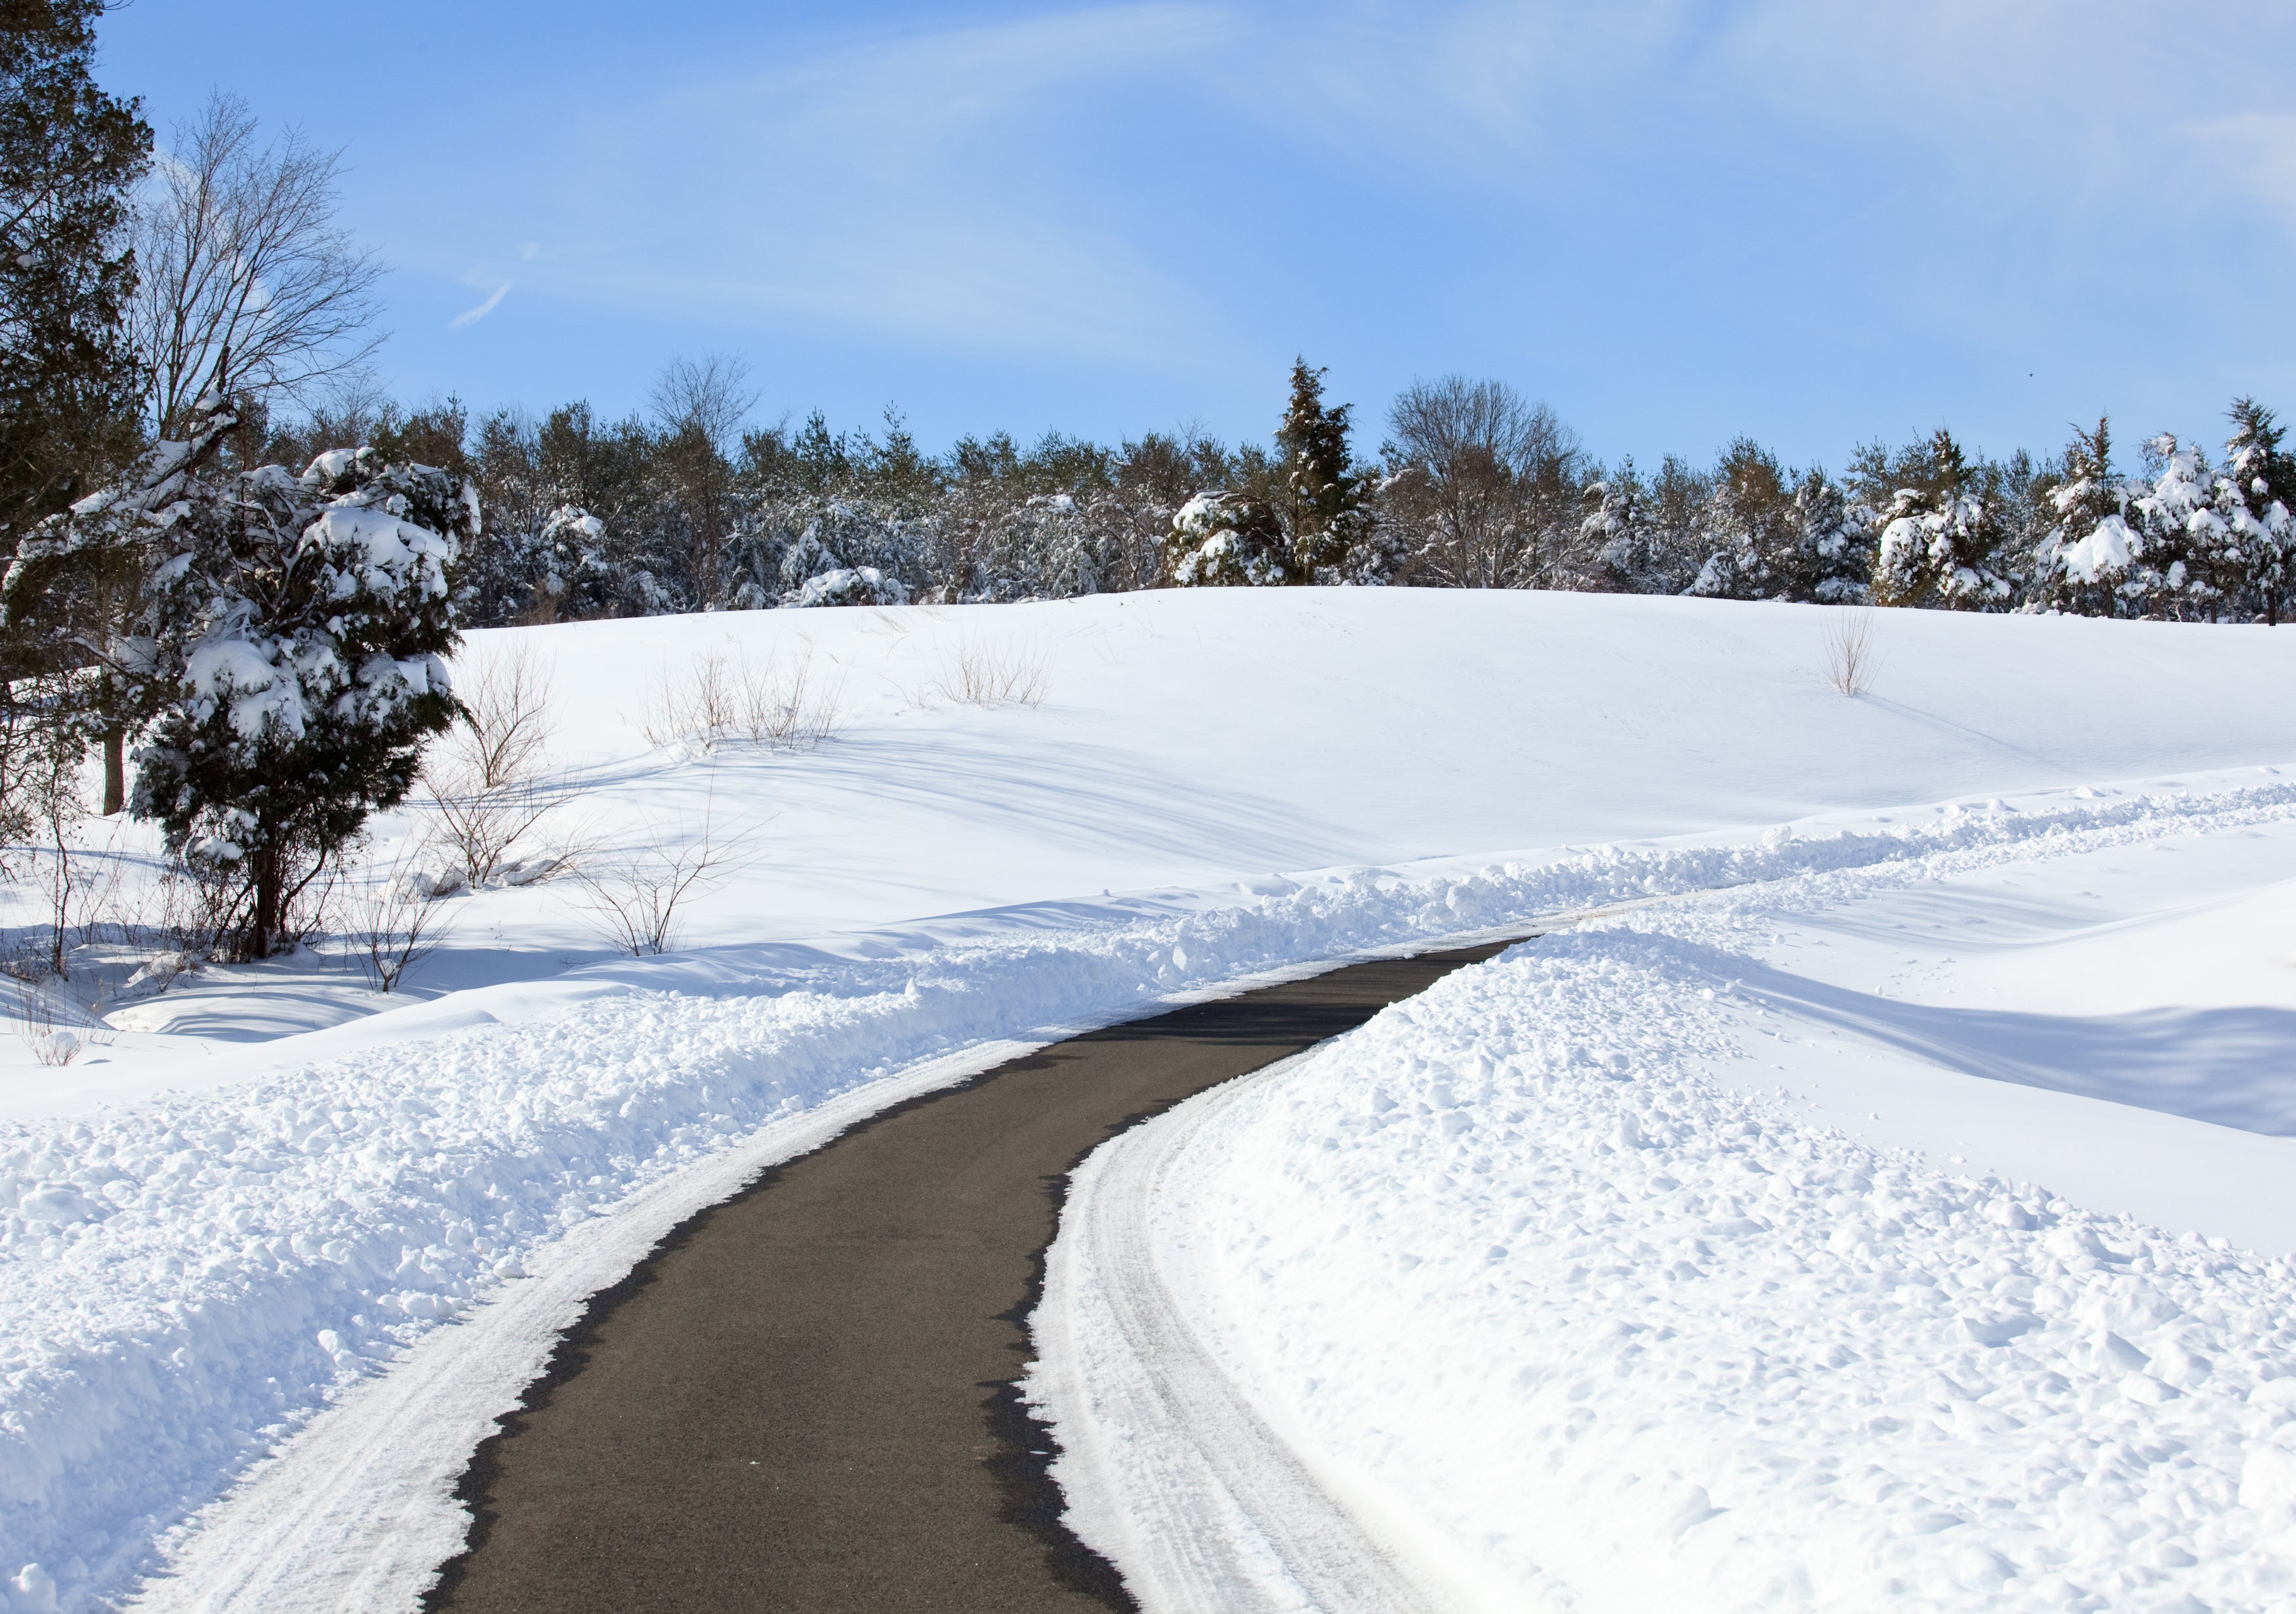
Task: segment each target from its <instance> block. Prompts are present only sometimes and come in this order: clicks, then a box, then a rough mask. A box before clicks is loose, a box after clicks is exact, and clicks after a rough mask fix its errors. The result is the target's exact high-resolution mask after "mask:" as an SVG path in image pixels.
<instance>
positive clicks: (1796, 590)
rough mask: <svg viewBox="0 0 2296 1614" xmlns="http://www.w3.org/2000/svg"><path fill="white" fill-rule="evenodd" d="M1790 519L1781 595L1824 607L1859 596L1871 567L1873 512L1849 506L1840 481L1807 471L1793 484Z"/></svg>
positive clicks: (1852, 601)
mask: <svg viewBox="0 0 2296 1614" xmlns="http://www.w3.org/2000/svg"><path fill="white" fill-rule="evenodd" d="M1794 522H1795V527H1796V529H1797V534H1796V540H1795V544H1794V549H1793V553H1792V557H1791V558H1790V560H1789V561H1788V562H1787V563H1786V565H1785V568H1784V570H1785V573H1786V578H1785V582H1786V598H1788V599H1790V600H1806V601H1816V602H1818V603H1820V604H1825V605H1849V604H1855V603H1857V602H1859V601H1862V600H1864V599H1865V598H1866V594H1867V592H1868V590H1869V587H1870V578H1871V577H1872V575H1873V569H1874V538H1873V532H1874V512H1873V511H1872V510H1870V509H1868V508H1867V507H1866V505H1864V504H1851V503H1850V502H1849V495H1848V494H1846V493H1844V492H1843V491H1842V489H1841V485H1840V484H1839V483H1837V482H1835V481H1834V480H1833V478H1831V477H1829V476H1827V475H1826V474H1825V471H1818V470H1812V471H1805V472H1803V474H1802V478H1801V480H1800V482H1799V483H1797V484H1796V485H1795V487H1794Z"/></svg>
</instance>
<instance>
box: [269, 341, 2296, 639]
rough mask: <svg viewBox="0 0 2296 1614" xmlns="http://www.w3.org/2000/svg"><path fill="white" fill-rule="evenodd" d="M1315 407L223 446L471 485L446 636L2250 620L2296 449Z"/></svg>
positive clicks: (361, 430) (434, 420)
mask: <svg viewBox="0 0 2296 1614" xmlns="http://www.w3.org/2000/svg"><path fill="white" fill-rule="evenodd" d="M755 398H756V395H755V393H754V392H753V391H751V390H750V389H749V387H748V385H747V379H746V371H745V369H744V367H743V366H742V365H741V364H740V362H739V361H737V360H732V359H728V358H725V357H712V358H709V359H705V360H701V361H692V360H679V361H676V362H673V363H672V364H671V365H669V366H668V368H667V369H666V370H665V371H664V373H663V375H662V378H661V380H660V383H659V384H658V385H657V387H656V389H655V390H654V395H653V398H652V407H651V408H650V409H649V410H648V411H645V412H643V413H633V414H629V415H627V416H626V417H624V418H623V419H621V420H619V421H612V422H608V421H603V420H601V419H600V418H599V417H598V416H597V415H596V414H594V412H593V410H592V409H591V407H590V406H589V405H587V404H586V403H583V402H576V403H571V404H567V405H563V406H559V407H557V408H554V409H553V410H551V411H550V412H548V413H547V414H544V415H542V416H540V417H539V418H537V417H535V416H533V415H531V414H528V413H526V412H524V411H522V410H520V409H516V408H505V409H499V410H496V411H494V412H492V413H490V414H486V415H484V416H481V417H480V418H478V419H476V420H475V421H474V420H473V419H472V418H471V416H470V414H469V413H468V412H467V411H466V410H465V409H464V408H463V406H461V405H460V404H459V403H458V402H455V400H452V399H449V400H447V401H446V402H444V403H436V404H432V405H430V406H422V407H417V408H411V409H410V408H406V407H404V406H399V405H398V404H395V403H393V402H391V401H389V400H387V399H383V398H380V397H374V396H373V395H372V394H368V395H351V396H349V397H346V398H342V399H340V400H338V401H337V402H335V403H334V404H333V405H332V406H322V407H319V408H316V409H313V410H310V411H308V412H306V413H303V414H299V415H296V416H292V417H290V418H287V419H284V420H282V421H279V422H277V423H275V424H274V423H272V422H270V421H269V420H268V419H267V418H264V419H261V423H260V426H259V429H258V430H257V431H256V432H254V433H253V434H252V435H251V437H250V440H249V441H248V442H247V444H246V445H245V446H244V447H241V448H239V449H237V450H236V451H237V452H238V453H240V454H242V455H248V456H251V457H252V458H253V459H255V460H258V461H266V462H272V463H283V464H292V463H299V462H301V461H303V460H305V459H307V457H309V456H311V455H316V454H317V453H319V452H322V451H324V448H326V447H341V446H350V445H359V446H371V447H374V448H375V449H376V450H377V451H378V452H379V453H381V454H382V455H383V456H384V457H385V458H387V459H391V460H395V461H397V460H406V461H413V462H416V463H426V464H431V465H435V466H437V467H439V468H440V469H442V470H444V471H447V472H448V473H449V474H450V475H453V476H456V477H461V478H467V479H469V480H470V481H471V485H472V486H473V487H475V488H476V489H477V490H478V494H479V497H480V502H481V504H482V507H483V508H484V509H485V511H486V512H487V519H486V522H485V528H484V531H483V533H482V535H481V536H480V538H479V539H478V540H477V542H476V543H475V545H473V547H472V553H470V554H469V555H467V556H465V557H464V560H463V567H462V571H461V578H460V582H459V585H458V588H457V604H458V607H459V610H460V614H461V616H462V619H463V625H464V626H466V627H501V626H509V625H514V624H535V623H545V622H555V621H568V620H582V619H594V618H601V617H620V616H643V615H652V614H660V613H665V612H678V611H698V610H759V609H771V608H775V607H792V606H798V607H811V606H824V605H840V604H890V603H898V602H939V603H965V602H1005V601H1017V600H1029V599H1056V598H1063V597H1070V596H1073V595H1078V594H1095V593H1118V592H1124V591H1128V590H1135V589H1143V588H1154V587H1163V586H1184V587H1185V586H1270V585H1296V584H1309V583H1321V584H1342V585H1349V584H1351V585H1370V586H1415V587H1452V588H1551V589H1566V590H1580V591H1591V592H1606V593H1624V594H1687V595H1693V596H1704V597H1710V598H1721V599H1736V600H1784V601H1796V602H1817V603H1833V604H1854V603H1870V604H1874V605H1877V606H1909V607H1916V608H1930V609H1947V610H1978V611H1996V612H1998V611H2039V610H2058V611H2065V612H2071V613H2077V614H2083V615H2094V616H2112V617H2123V618H2153V619H2169V620H2180V621H2217V622H2223V621H2242V622H2246V621H2264V622H2275V623H2276V622H2278V621H2279V620H2281V619H2282V618H2283V617H2284V616H2286V615H2287V614H2288V613H2289V611H2290V609H2291V604H2292V601H2291V595H2292V592H2296V522H2292V518H2291V514H2290V512H2291V511H2292V509H2296V457H2292V455H2290V453H2289V452H2288V450H2287V447H2286V444H2285V429H2284V427H2283V426H2282V425H2281V424H2280V422H2278V420H2277V419H2276V415H2275V414H2274V412H2273V411H2271V410H2269V409H2267V408H2266V407H2264V406H2261V405H2259V404H2258V403H2257V402H2256V401H2255V400H2253V399H2251V398H2240V399H2236V400H2235V401H2234V402H2233V403H2232V405H2231V406H2229V407H2228V409H2227V411H2226V418H2227V423H2228V430H2227V431H2226V437H2225V438H2224V441H2223V444H2222V447H2221V452H2220V453H2218V454H2214V455H2212V454H2211V452H2210V448H2209V447H2208V446H2206V445H2204V444H2203V443H2202V442H2199V441H2195V440H2192V439H2188V438H2181V437H2178V436H2175V435H2171V434H2167V433H2162V434H2156V435H2154V436H2153V437H2151V438H2146V439H2144V441H2143V443H2142V444H2141V445H2140V447H2139V450H2138V455H2137V456H2136V462H2135V463H2134V464H2133V465H2131V466H2128V467H2124V466H2122V465H2121V464H2120V463H2117V462H2116V458H2115V447H2114V442H2113V437H2112V425H2111V422H2110V421H2109V420H2104V419H2101V420H2100V421H2099V422H2097V423H2096V425H2095V427H2094V428H2083V427H2078V426H2077V427H2074V428H2073V429H2072V430H2071V434H2070V438H2069V440H2068V442H2067V444H2066V446H2065V447H2063V448H2062V450H2061V451H2059V452H2058V453H2056V454H2054V455H2049V456H2047V457H2046V458H2037V457H2035V456H2034V455H2031V454H2030V453H2028V452H2026V451H2023V450H2019V451H2018V452H2016V453H2013V454H2012V455H2008V456H2006V457H2005V458H1999V459H1996V458H1992V457H1989V456H1985V455H1972V454H1971V453H1970V452H1969V451H1968V450H1966V449H1965V448H1964V447H1963V446H1962V445H1961V444H1960V443H1959V442H1958V441H1957V440H1956V438H1954V436H1953V435H1952V433H1951V432H1950V431H1949V430H1945V429H1940V430H1938V431H1936V432H1935V433H1933V434H1932V435H1931V437H1930V438H1927V439H1926V440H1923V441H1920V442H1916V443H1912V444H1907V445H1904V446H1892V445H1889V444H1886V443H1881V442H1874V443H1869V444H1866V445H1864V446H1862V447H1859V448H1858V449H1857V451H1856V452H1855V453H1854V454H1853V455H1851V457H1850V461H1849V465H1848V466H1847V468H1846V470H1845V471H1843V472H1842V473H1841V475H1839V476H1835V475H1833V474H1831V473H1829V472H1828V471H1826V470H1825V469H1824V468H1823V467H1809V468H1805V469H1797V468H1795V467H1792V466H1790V465H1788V464H1786V463H1784V462H1783V461H1782V460H1781V459H1780V458H1779V456H1778V455H1775V454H1774V453H1773V452H1771V451H1770V450H1768V449H1767V448H1765V447H1763V446H1762V445H1761V444H1760V443H1759V442H1758V441H1757V440H1756V439H1754V438H1751V437H1741V438H1737V439H1736V440H1735V441H1734V442H1732V443H1731V444H1730V445H1729V446H1728V447H1726V448H1725V449H1724V450H1723V451H1722V452H1721V454H1720V455H1718V456H1717V458H1716V460H1715V462H1714V463H1712V464H1711V465H1700V464H1696V463H1692V462H1690V461H1688V460H1686V459H1685V458H1682V457H1680V456H1677V455H1668V456H1666V457H1665V458H1664V459H1663V460H1661V463H1659V465H1658V467H1657V468H1656V469H1655V471H1648V472H1645V471H1644V470H1642V469H1641V468H1640V467H1638V466H1636V463H1635V462H1634V461H1633V460H1632V459H1631V458H1628V459H1625V460H1622V461H1620V463H1617V464H1616V465H1606V464H1604V463H1603V462H1601V461H1600V460H1597V459H1596V458H1595V457H1594V456H1593V455H1590V454H1589V453H1587V450H1586V448H1585V447H1584V446H1583V444H1582V442H1581V440H1580V438H1579V435H1578V434H1577V433H1576V432H1575V431H1574V430H1572V429H1571V428H1570V426H1569V425H1567V424H1566V423H1565V422H1562V420H1561V419H1560V418H1559V417H1558V416H1557V415H1556V414H1555V413H1554V411H1553V410H1552V409H1551V408H1550V407H1549V406H1546V404H1544V403H1542V402H1538V401H1535V400H1532V399H1529V398H1527V397H1524V396H1523V395H1522V394H1521V393H1520V392H1519V391H1517V390H1516V389H1514V388H1513V387H1512V386H1510V385H1509V384H1508V383H1506V382H1505V381H1499V380H1492V379H1484V380H1478V379H1472V378H1467V377H1463V376H1456V375H1452V376H1444V377H1441V378H1439V379H1437V380H1434V381H1416V382H1414V383H1413V384H1412V386H1410V387H1409V388H1408V389H1406V390H1405V391H1404V392H1403V393H1402V394H1401V395H1400V396H1399V397H1397V398H1396V399H1395V401H1394V402H1393V404H1392V405H1391V406H1390V409H1389V411H1388V415H1387V420H1386V422H1385V427H1386V430H1385V433H1384V436H1383V438H1382V442H1381V444H1380V447H1379V448H1378V450H1377V451H1376V452H1375V453H1373V454H1369V455H1363V454H1359V453H1358V452H1357V448H1356V446H1355V444H1354V442H1353V440H1352V438H1353V436H1354V432H1353V426H1354V422H1353V418H1352V410H1351V407H1350V406H1348V405H1345V404H1337V405H1334V404H1332V403H1329V402H1327V401H1326V399H1325V397H1324V373H1323V372H1322V371H1320V370H1317V369H1315V368H1312V367H1311V366H1309V365H1308V364H1307V363H1306V361H1305V360H1304V359H1303V360H1300V361H1299V362H1298V363H1296V364H1295V365H1294V366H1293V369H1292V396H1291V402H1290V406H1289V407H1288V408H1287V410H1286V411H1285V414H1284V415H1283V419H1282V421H1281V422H1279V423H1278V427H1277V430H1276V432H1275V437H1274V439H1273V441H1272V442H1271V443H1269V444H1267V445H1262V444H1257V443H1243V444H1239V445H1236V446H1234V447H1230V446H1228V445H1227V444H1225V443H1223V442H1221V441H1219V440H1218V439H1217V438H1211V437H1209V436H1206V435H1204V434H1201V433H1165V432H1154V431H1151V432H1147V433H1144V434H1143V435H1142V436H1141V437H1139V438H1128V439H1126V440H1123V441H1121V442H1119V443H1117V444H1114V445H1108V444H1101V443H1095V442H1093V441H1090V440H1088V439H1086V438H1076V437H1070V436H1068V435H1066V434H1063V433H1062V432H1059V431H1057V430H1055V431H1050V432H1047V433H1046V434H1045V435H1044V436H1043V437H1042V438H1038V439H1037V441H1035V442H1033V443H1029V444H1022V443H1020V442H1017V441H1015V440H1014V439H1013V438H1012V437H1011V436H1010V435H1008V434H1005V433H1002V432H999V433H996V434H993V435H990V436H988V437H973V436H967V437H964V438H960V439H959V440H958V441H957V442H956V443H955V445H953V446H952V447H950V448H949V449H948V450H947V452H945V453H943V454H939V455H929V454H927V453H925V452H923V451H922V450H921V449H920V448H919V447H918V446H917V444H916V442H915V440H914V438H912V437H911V436H910V434H909V433H908V431H907V430H906V429H905V427H904V425H903V423H902V421H901V418H900V416H899V414H898V413H897V412H896V411H894V410H890V409H889V410H888V411H887V412H886V415H885V420H884V425H883V428H882V430H881V432H877V433H873V432H869V431H861V430H855V431H847V432H841V433H840V432H838V431H835V430H832V428H831V427H830V425H829V423H828V422H827V421H826V420H825V419H824V416H823V415H822V414H819V413H818V412H816V413H814V414H810V415H808V417H807V419H806V420H805V422H803V423H802V424H801V425H798V426H795V427H792V426H791V424H790V423H789V422H788V421H787V420H783V422H778V423H776V424H774V425H771V426H767V427H762V428H744V427H743V425H742V422H743V420H744V419H745V417H746V416H747V415H748V414H749V413H750V410H751V408H752V407H753V406H754V404H755ZM253 413H255V414H258V417H259V416H260V410H259V406H258V409H257V410H256V411H254V412H253Z"/></svg>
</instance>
